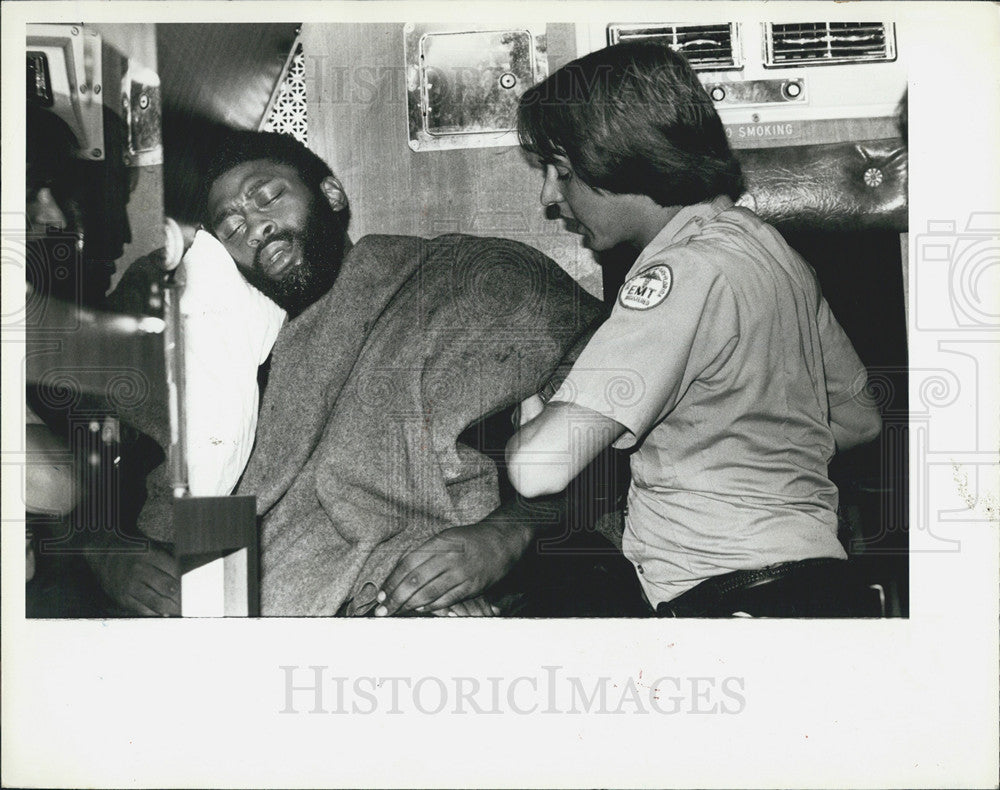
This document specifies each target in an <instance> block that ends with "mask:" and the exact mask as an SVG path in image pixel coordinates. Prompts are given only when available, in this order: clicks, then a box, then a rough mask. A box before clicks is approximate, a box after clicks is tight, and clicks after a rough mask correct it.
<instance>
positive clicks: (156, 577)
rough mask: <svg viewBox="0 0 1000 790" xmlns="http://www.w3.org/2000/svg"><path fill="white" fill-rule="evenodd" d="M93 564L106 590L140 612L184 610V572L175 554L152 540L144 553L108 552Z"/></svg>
mask: <svg viewBox="0 0 1000 790" xmlns="http://www.w3.org/2000/svg"><path fill="white" fill-rule="evenodd" d="M91 566H92V567H93V568H94V572H95V573H96V574H97V576H98V578H99V579H100V582H101V586H102V587H103V588H104V591H105V592H106V593H107V594H108V595H110V596H111V597H112V598H113V599H114V600H115V601H116V602H117V603H118V604H120V605H121V606H124V607H126V608H127V609H131V610H132V611H134V612H136V613H138V614H144V615H154V616H162V617H167V616H170V615H179V614H180V613H181V596H180V589H181V584H180V572H179V570H178V567H177V560H176V559H174V557H173V555H172V554H170V553H169V552H167V551H166V550H164V549H163V548H160V547H159V546H156V545H154V544H152V543H151V544H150V546H149V549H148V550H147V551H145V552H142V553H125V552H123V553H118V554H110V553H109V554H104V555H102V556H100V558H99V559H97V561H96V562H92V563H91Z"/></svg>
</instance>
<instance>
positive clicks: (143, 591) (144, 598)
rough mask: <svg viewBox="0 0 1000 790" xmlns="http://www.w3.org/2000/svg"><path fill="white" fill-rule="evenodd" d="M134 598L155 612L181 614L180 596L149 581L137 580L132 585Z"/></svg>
mask: <svg viewBox="0 0 1000 790" xmlns="http://www.w3.org/2000/svg"><path fill="white" fill-rule="evenodd" d="M132 598H133V599H134V600H137V601H138V602H139V603H141V604H143V605H144V606H146V607H148V608H149V609H151V610H152V611H153V613H154V614H158V615H179V614H180V613H181V612H180V596H179V595H176V594H167V593H163V592H161V591H160V590H159V589H157V588H156V587H153V586H151V585H149V584H148V583H147V582H144V581H141V580H136V582H135V584H133V585H132Z"/></svg>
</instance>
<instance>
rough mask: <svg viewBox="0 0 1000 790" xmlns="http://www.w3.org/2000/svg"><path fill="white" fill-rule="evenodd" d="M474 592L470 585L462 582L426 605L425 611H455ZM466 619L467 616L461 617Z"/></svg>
mask: <svg viewBox="0 0 1000 790" xmlns="http://www.w3.org/2000/svg"><path fill="white" fill-rule="evenodd" d="M470 592H472V590H471V589H470V585H469V584H468V583H467V582H460V583H459V584H457V585H455V586H453V587H450V588H449V589H446V590H444V591H443V592H442V594H441V595H440V596H439V597H438V598H436V599H434V600H432V601H431V602H429V603H428V604H426V605H425V606H424V608H425V609H448V608H451V609H454V608H455V606H456V605H457V604H459V603H462V602H464V601H465V600H466V599H468V597H469V593H470ZM461 616H462V617H465V616H467V615H461Z"/></svg>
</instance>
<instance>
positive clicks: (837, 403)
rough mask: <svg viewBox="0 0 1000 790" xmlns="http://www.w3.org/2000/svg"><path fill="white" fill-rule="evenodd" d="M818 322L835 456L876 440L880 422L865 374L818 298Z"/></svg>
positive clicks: (851, 348)
mask: <svg viewBox="0 0 1000 790" xmlns="http://www.w3.org/2000/svg"><path fill="white" fill-rule="evenodd" d="M818 319H819V330H820V338H821V342H822V344H823V372H824V374H825V376H826V395H827V404H828V407H829V413H830V430H831V431H832V432H833V439H834V441H835V442H836V443H837V452H843V451H844V450H849V449H851V448H852V447H857V446H858V445H860V444H865V443H866V442H870V441H872V440H873V439H875V438H876V437H878V435H879V434H880V433H881V431H882V418H881V417H880V416H879V412H878V408H877V407H876V406H875V404H874V403H873V402H872V399H871V397H869V396H868V395H867V393H866V392H865V386H866V384H867V383H868V372H867V371H866V369H865V366H864V364H863V363H862V362H861V360H860V359H859V358H858V354H857V352H856V351H855V350H854V346H853V345H851V341H850V340H849V339H848V337H847V335H846V333H845V332H844V330H843V329H842V328H841V326H840V324H838V323H837V319H836V318H834V316H833V313H832V311H831V310H830V306H829V304H827V302H826V300H825V299H822V298H821V299H820V301H819V313H818Z"/></svg>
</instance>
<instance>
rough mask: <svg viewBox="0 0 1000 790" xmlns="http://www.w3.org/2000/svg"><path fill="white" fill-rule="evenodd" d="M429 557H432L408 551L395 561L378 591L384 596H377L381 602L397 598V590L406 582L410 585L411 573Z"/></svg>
mask: <svg viewBox="0 0 1000 790" xmlns="http://www.w3.org/2000/svg"><path fill="white" fill-rule="evenodd" d="M431 559H432V557H431V556H429V555H424V554H419V553H417V552H410V553H409V554H407V555H406V556H405V557H403V558H402V559H401V560H400V561H399V562H397V563H396V567H395V568H393V569H392V573H390V574H389V577H388V578H387V579H386V580H385V582H384V583H383V584H382V589H381V591H380V593H384V597H383V596H382V595H380V596H379V597H380V598H382V599H383V602H384V601H385V600H387V599H390V598H391V599H394V600H395V599H398V598H399V594H398V593H397V590H399V588H400V587H401V586H404V585H406V584H410V585H412V584H413V583H414V582H413V574H415V573H418V572H419V571H420V568H421V566H422V565H424V564H426V563H427V562H429V561H430V560H431ZM404 600H405V599H404Z"/></svg>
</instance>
